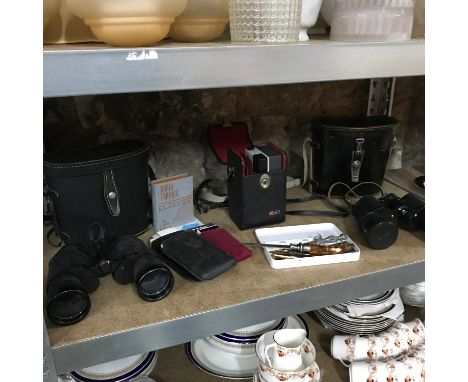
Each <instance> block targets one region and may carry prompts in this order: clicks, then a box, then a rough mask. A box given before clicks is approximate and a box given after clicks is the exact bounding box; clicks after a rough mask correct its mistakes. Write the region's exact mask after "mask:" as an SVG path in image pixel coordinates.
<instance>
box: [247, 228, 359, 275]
mask: <svg viewBox="0 0 468 382" xmlns="http://www.w3.org/2000/svg"><path fill="white" fill-rule="evenodd" d="M342 233H343V232H341V231H340V230H339V228H338V227H337V226H336V225H334V224H332V223H321V224H307V225H296V226H286V227H274V228H260V229H256V230H255V235H256V236H257V239H258V241H259V242H260V243H261V244H267V243H270V244H271V243H274V244H291V243H294V244H295V243H301V242H302V243H307V242H309V241H312V240H313V239H314V236H316V235H317V234H320V235H322V237H326V236H330V235H341V234H342ZM349 242H350V243H351V244H353V245H354V249H355V250H354V251H353V252H348V253H343V254H339V255H326V256H313V257H309V258H298V259H285V260H274V259H273V257H272V256H271V254H270V251H273V250H274V248H264V252H265V257H266V259H267V260H268V262H269V263H270V266H271V267H272V268H275V269H283V268H295V267H305V266H309V265H322V264H334V263H344V262H348V261H358V260H359V257H360V255H361V250H360V249H359V248H358V246H357V245H356V244H355V243H354V242H353V241H352V240H351V239H349Z"/></svg>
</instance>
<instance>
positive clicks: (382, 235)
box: [352, 193, 425, 249]
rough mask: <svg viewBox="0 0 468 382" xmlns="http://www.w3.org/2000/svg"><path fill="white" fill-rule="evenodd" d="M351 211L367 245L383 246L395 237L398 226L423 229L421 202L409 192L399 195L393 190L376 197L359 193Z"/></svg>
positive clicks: (407, 228) (373, 246)
mask: <svg viewBox="0 0 468 382" xmlns="http://www.w3.org/2000/svg"><path fill="white" fill-rule="evenodd" d="M352 212H353V215H354V217H355V218H356V220H357V221H358V223H359V228H360V229H361V232H362V233H363V234H364V236H365V237H366V240H367V242H368V244H369V246H370V247H371V248H374V249H385V248H388V247H390V246H391V245H392V244H393V243H394V242H395V241H396V239H397V238H398V229H399V228H403V229H406V230H408V231H415V230H418V229H420V230H424V227H425V203H424V202H423V201H422V200H421V199H419V198H418V197H417V196H416V195H414V194H412V193H409V194H406V195H405V196H403V197H402V198H399V197H398V196H396V195H395V194H393V193H388V194H385V195H383V196H382V197H381V198H379V199H377V198H375V197H373V196H370V195H366V196H363V197H362V198H361V199H360V200H359V201H358V202H357V203H356V204H355V205H354V206H353V210H352Z"/></svg>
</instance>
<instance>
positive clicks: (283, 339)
mask: <svg viewBox="0 0 468 382" xmlns="http://www.w3.org/2000/svg"><path fill="white" fill-rule="evenodd" d="M306 336H307V332H306V331H305V330H304V329H282V330H278V331H276V332H275V334H274V335H273V340H274V342H273V343H272V344H269V345H267V346H266V347H265V360H266V361H267V364H268V366H269V367H271V368H273V369H275V370H279V371H285V372H286V371H299V370H302V369H304V364H303V362H302V354H303V352H304V340H305V339H306Z"/></svg>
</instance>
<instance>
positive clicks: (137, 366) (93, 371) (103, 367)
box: [70, 351, 158, 382]
mask: <svg viewBox="0 0 468 382" xmlns="http://www.w3.org/2000/svg"><path fill="white" fill-rule="evenodd" d="M157 359H158V353H157V352H156V351H152V352H149V353H144V354H139V355H135V356H131V357H126V358H122V359H118V360H115V361H111V362H106V363H103V364H100V365H96V366H92V367H88V368H85V369H81V370H79V371H72V372H71V373H70V375H71V376H72V378H73V379H74V380H75V381H78V382H126V381H128V380H130V379H131V378H136V377H138V376H140V375H149V374H150V373H151V371H152V370H153V369H154V366H155V365H156V361H157Z"/></svg>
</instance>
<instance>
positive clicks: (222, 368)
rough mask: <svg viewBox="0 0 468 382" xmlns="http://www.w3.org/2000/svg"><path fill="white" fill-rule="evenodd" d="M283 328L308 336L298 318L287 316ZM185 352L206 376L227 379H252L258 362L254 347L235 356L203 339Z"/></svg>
mask: <svg viewBox="0 0 468 382" xmlns="http://www.w3.org/2000/svg"><path fill="white" fill-rule="evenodd" d="M284 328H287V329H299V328H302V329H305V330H306V331H307V335H308V334H309V329H308V327H307V324H306V323H305V321H304V320H303V319H302V317H300V316H289V317H288V318H287V319H286V320H285V325H284ZM185 351H186V353H187V356H188V358H189V359H190V360H191V361H192V362H193V363H194V364H195V365H196V366H197V367H198V368H200V369H201V370H203V371H205V372H206V373H208V374H211V375H214V376H217V377H221V378H227V379H252V376H253V374H254V372H255V368H256V367H257V362H258V358H257V355H256V354H255V347H253V353H250V352H249V353H248V354H235V353H233V352H231V351H230V350H229V348H224V347H223V346H219V344H217V343H214V342H213V341H209V340H208V339H205V338H204V339H200V340H196V341H193V342H190V343H187V344H185Z"/></svg>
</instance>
